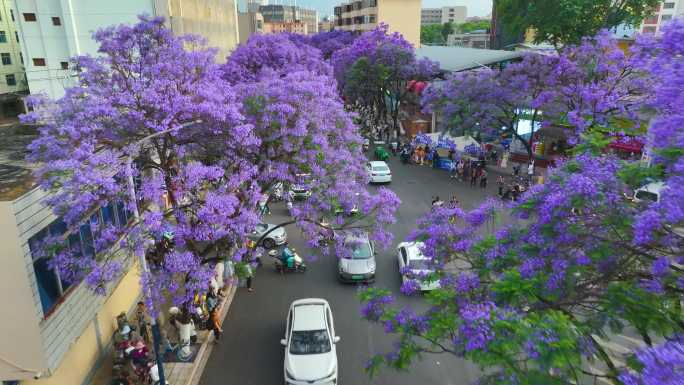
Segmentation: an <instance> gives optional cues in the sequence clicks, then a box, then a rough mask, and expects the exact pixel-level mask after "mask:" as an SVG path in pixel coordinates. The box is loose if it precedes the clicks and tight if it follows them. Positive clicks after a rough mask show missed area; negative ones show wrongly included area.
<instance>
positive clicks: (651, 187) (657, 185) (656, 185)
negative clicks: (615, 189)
mask: <svg viewBox="0 0 684 385" xmlns="http://www.w3.org/2000/svg"><path fill="white" fill-rule="evenodd" d="M664 188H665V183H664V182H653V183H649V184H647V185H645V186H642V187H639V188H638V189H637V190H636V191H648V192H652V193H660V192H661V191H662V190H663V189H664Z"/></svg>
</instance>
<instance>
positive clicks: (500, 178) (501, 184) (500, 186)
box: [496, 175, 506, 197]
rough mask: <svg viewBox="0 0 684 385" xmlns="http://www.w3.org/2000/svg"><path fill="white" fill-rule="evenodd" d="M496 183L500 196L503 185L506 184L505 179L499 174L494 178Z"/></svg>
mask: <svg viewBox="0 0 684 385" xmlns="http://www.w3.org/2000/svg"><path fill="white" fill-rule="evenodd" d="M496 184H497V185H498V186H499V196H500V197H502V196H503V190H504V186H505V185H506V180H505V179H504V177H503V175H499V177H498V178H497V179H496Z"/></svg>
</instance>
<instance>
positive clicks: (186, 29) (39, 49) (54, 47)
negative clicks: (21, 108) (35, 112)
mask: <svg viewBox="0 0 684 385" xmlns="http://www.w3.org/2000/svg"><path fill="white" fill-rule="evenodd" d="M13 6H14V9H13V11H14V14H15V15H16V19H17V20H16V23H17V25H16V26H17V30H18V32H19V36H20V39H21V48H22V52H23V57H24V63H25V65H26V77H27V80H28V86H29V90H30V92H31V93H33V94H35V93H45V94H47V95H48V96H50V97H52V98H59V97H61V96H62V95H63V94H64V88H65V87H68V86H70V85H73V84H74V81H75V79H73V78H72V73H71V71H70V70H69V59H70V58H71V57H73V56H77V55H84V54H91V55H96V54H97V43H96V42H95V41H94V40H93V39H92V33H93V32H95V31H96V30H97V29H99V28H102V27H106V26H110V25H115V24H122V23H134V22H136V21H137V16H138V15H140V14H143V13H146V14H149V15H158V16H163V17H165V18H166V19H167V23H168V25H169V26H170V28H171V29H172V30H173V31H174V33H177V34H187V33H194V34H199V35H202V36H204V37H205V38H206V39H207V40H208V44H209V45H210V46H213V47H217V48H219V53H218V55H217V59H218V60H223V59H224V58H225V57H226V56H227V55H228V53H229V52H230V51H231V50H232V49H233V48H234V47H235V46H236V45H237V43H238V22H237V4H236V0H116V1H112V0H21V1H15V2H14V5H13Z"/></svg>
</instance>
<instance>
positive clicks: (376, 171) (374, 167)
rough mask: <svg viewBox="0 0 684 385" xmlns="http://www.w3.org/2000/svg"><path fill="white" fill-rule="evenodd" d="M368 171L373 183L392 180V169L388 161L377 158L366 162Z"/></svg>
mask: <svg viewBox="0 0 684 385" xmlns="http://www.w3.org/2000/svg"><path fill="white" fill-rule="evenodd" d="M366 171H368V176H369V177H370V182H371V183H389V182H391V181H392V171H390V168H389V166H387V163H385V162H383V161H381V160H376V161H372V162H368V163H366Z"/></svg>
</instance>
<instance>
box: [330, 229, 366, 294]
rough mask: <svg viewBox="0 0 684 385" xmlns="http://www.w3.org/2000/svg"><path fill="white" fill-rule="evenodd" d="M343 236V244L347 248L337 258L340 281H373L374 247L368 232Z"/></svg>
mask: <svg viewBox="0 0 684 385" xmlns="http://www.w3.org/2000/svg"><path fill="white" fill-rule="evenodd" d="M340 235H342V236H344V237H345V239H344V245H345V247H346V248H347V249H348V250H349V255H345V256H343V257H342V258H339V260H338V268H339V279H340V281H341V282H373V281H375V247H374V245H373V242H371V241H370V240H369V239H368V234H365V233H364V234H361V235H356V234H354V235H352V234H338V235H336V236H340Z"/></svg>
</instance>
